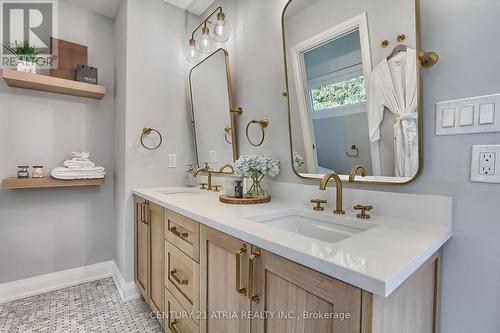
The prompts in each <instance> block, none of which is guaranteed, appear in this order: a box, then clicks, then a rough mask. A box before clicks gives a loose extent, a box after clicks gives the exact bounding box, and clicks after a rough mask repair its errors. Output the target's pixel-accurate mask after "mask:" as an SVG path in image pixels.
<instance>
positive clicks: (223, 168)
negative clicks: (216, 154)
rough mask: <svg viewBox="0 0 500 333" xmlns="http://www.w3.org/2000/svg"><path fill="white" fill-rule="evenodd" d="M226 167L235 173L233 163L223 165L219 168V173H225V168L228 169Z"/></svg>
mask: <svg viewBox="0 0 500 333" xmlns="http://www.w3.org/2000/svg"><path fill="white" fill-rule="evenodd" d="M226 169H229V170H231V172H230V173H234V168H233V166H232V165H231V164H226V165H223V166H222V167H221V168H220V169H219V173H223V172H224V170H226Z"/></svg>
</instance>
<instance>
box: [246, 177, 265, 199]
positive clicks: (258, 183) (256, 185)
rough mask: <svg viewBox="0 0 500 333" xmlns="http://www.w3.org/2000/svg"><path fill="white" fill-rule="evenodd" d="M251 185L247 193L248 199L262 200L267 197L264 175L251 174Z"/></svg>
mask: <svg viewBox="0 0 500 333" xmlns="http://www.w3.org/2000/svg"><path fill="white" fill-rule="evenodd" d="M250 179H251V185H250V188H249V189H248V191H247V197H248V198H262V197H266V196H267V192H266V190H265V186H264V184H263V180H264V175H262V174H251V175H250Z"/></svg>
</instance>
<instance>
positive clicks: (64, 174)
mask: <svg viewBox="0 0 500 333" xmlns="http://www.w3.org/2000/svg"><path fill="white" fill-rule="evenodd" d="M51 174H52V177H54V178H57V179H98V178H104V176H105V175H106V172H105V170H104V168H103V167H94V168H84V169H75V168H73V169H70V168H63V167H58V168H55V169H54V170H52V173H51Z"/></svg>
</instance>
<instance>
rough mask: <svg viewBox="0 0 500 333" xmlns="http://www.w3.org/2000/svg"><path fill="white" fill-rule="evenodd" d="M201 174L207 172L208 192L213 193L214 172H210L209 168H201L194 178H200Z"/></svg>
mask: <svg viewBox="0 0 500 333" xmlns="http://www.w3.org/2000/svg"><path fill="white" fill-rule="evenodd" d="M200 172H206V173H207V175H208V187H207V190H208V191H212V172H211V171H210V170H208V168H199V169H198V170H196V171H195V173H194V176H195V177H196V176H198V174H199V173H200Z"/></svg>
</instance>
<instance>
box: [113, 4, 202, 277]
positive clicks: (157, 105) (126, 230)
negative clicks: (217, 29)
mask: <svg viewBox="0 0 500 333" xmlns="http://www.w3.org/2000/svg"><path fill="white" fill-rule="evenodd" d="M122 6H126V9H125V8H123V7H122V8H121V9H120V11H119V15H118V19H117V21H116V26H117V30H116V35H115V38H116V42H117V45H118V49H119V50H120V51H121V52H124V51H125V52H124V53H123V54H122V56H123V55H125V60H123V59H122V60H121V61H118V62H117V71H118V73H117V86H116V88H117V112H116V114H117V117H116V118H115V126H116V128H117V137H116V141H117V146H116V147H117V149H116V153H115V161H116V163H117V168H116V171H117V177H116V181H117V184H116V186H115V198H116V199H115V200H116V216H115V224H114V231H115V237H116V244H115V254H114V256H115V258H116V262H117V266H118V269H119V270H120V272H121V274H122V275H123V277H124V278H125V281H127V282H129V281H132V280H133V279H134V221H133V216H134V214H133V209H134V208H133V197H132V189H134V188H140V187H152V186H166V185H170V186H175V185H182V184H183V182H184V171H185V165H186V164H188V163H193V161H194V153H193V144H192V132H191V126H190V118H189V117H188V104H187V101H188V97H187V96H188V95H187V89H186V84H185V82H186V79H187V73H188V67H187V64H186V61H185V55H184V52H183V50H184V49H185V45H186V44H187V41H188V40H189V39H188V37H187V26H188V25H189V20H191V19H192V15H190V14H187V13H186V12H184V11H183V10H181V9H179V8H177V7H174V6H172V5H169V4H166V3H165V2H163V1H161V0H148V1H142V0H127V1H126V4H123V5H122ZM193 21H194V19H193ZM153 45H154V47H153V49H154V50H155V51H154V52H151V51H150V50H151V48H150V47H151V46H153ZM146 126H148V127H154V128H156V129H158V130H159V131H160V132H161V133H162V134H163V138H164V141H163V144H162V146H161V147H160V148H159V149H158V150H156V151H154V152H150V151H147V150H146V149H144V148H143V147H142V146H141V144H140V136H141V134H142V129H143V128H144V127H146ZM169 154H177V168H173V169H169V168H167V166H168V155H169Z"/></svg>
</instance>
